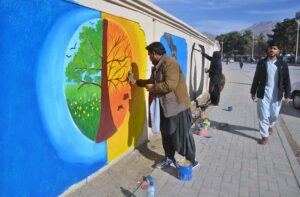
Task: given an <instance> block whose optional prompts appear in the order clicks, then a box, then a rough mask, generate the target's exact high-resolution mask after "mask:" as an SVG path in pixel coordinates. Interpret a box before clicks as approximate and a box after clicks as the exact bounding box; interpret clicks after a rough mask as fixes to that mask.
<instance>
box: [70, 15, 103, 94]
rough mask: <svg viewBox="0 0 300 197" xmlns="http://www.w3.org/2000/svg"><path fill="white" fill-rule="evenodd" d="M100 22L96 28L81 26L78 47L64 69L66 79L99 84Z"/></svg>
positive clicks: (81, 83)
mask: <svg viewBox="0 0 300 197" xmlns="http://www.w3.org/2000/svg"><path fill="white" fill-rule="evenodd" d="M101 35H102V22H101V21H100V20H99V21H98V23H97V25H96V28H93V27H86V26H85V27H83V28H82V32H81V33H80V36H79V38H80V47H79V49H78V52H77V53H76V54H75V56H74V59H73V61H71V62H70V63H69V64H68V66H67V69H66V77H67V81H69V82H75V83H76V84H80V85H79V86H78V89H80V88H82V87H83V86H85V85H94V86H98V87H101V86H100V80H101V77H100V76H101V67H102V36H101Z"/></svg>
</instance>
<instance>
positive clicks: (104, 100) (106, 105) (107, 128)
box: [96, 19, 116, 142]
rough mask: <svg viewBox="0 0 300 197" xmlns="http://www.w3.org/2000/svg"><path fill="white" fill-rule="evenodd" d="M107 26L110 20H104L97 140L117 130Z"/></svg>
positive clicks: (99, 140) (106, 137)
mask: <svg viewBox="0 0 300 197" xmlns="http://www.w3.org/2000/svg"><path fill="white" fill-rule="evenodd" d="M107 26H108V21H107V20H105V19H104V20H103V50H102V52H103V54H102V80H101V87H102V91H101V117H100V126H99V130H98V133H97V138H96V142H101V141H103V140H107V139H108V138H109V137H110V136H112V135H113V134H114V132H115V131H116V127H115V125H114V122H113V119H112V114H111V109H110V102H109V100H110V99H109V91H108V76H107V73H108V71H107V33H108V32H107Z"/></svg>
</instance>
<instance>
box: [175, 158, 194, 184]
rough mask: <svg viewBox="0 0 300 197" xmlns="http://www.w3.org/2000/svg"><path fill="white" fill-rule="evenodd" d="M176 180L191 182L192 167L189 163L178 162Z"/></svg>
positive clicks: (184, 161) (185, 161)
mask: <svg viewBox="0 0 300 197" xmlns="http://www.w3.org/2000/svg"><path fill="white" fill-rule="evenodd" d="M178 165H179V169H178V178H179V179H180V180H182V181H189V180H192V177H193V173H192V172H193V167H192V164H191V162H190V161H187V160H183V161H180V162H178Z"/></svg>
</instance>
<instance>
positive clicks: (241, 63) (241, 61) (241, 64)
mask: <svg viewBox="0 0 300 197" xmlns="http://www.w3.org/2000/svg"><path fill="white" fill-rule="evenodd" d="M239 63H240V69H242V68H243V65H244V63H243V58H242V57H241V58H240V61H239Z"/></svg>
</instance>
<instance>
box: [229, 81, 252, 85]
mask: <svg viewBox="0 0 300 197" xmlns="http://www.w3.org/2000/svg"><path fill="white" fill-rule="evenodd" d="M228 83H234V84H239V85H247V86H251V84H250V83H241V82H232V81H231V82H228Z"/></svg>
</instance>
